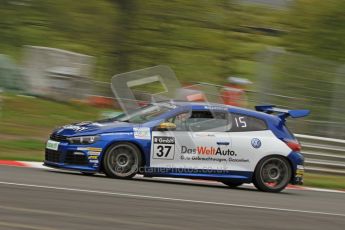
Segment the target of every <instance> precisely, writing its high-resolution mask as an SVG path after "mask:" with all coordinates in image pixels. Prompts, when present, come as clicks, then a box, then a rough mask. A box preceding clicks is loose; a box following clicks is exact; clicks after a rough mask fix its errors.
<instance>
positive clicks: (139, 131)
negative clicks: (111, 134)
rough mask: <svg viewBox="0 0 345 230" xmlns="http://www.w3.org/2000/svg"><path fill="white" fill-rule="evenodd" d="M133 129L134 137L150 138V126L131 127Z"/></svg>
mask: <svg viewBox="0 0 345 230" xmlns="http://www.w3.org/2000/svg"><path fill="white" fill-rule="evenodd" d="M133 131H134V138H136V139H143V140H151V131H150V128H147V127H141V128H133Z"/></svg>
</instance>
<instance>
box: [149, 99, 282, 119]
mask: <svg viewBox="0 0 345 230" xmlns="http://www.w3.org/2000/svg"><path fill="white" fill-rule="evenodd" d="M160 103H162V104H167V103H168V104H171V105H175V106H178V107H180V106H186V107H190V108H191V109H200V107H208V108H209V109H212V110H224V109H226V110H228V109H229V110H230V112H233V113H240V114H243V115H248V116H253V117H257V118H261V119H277V118H278V117H277V116H274V115H270V114H267V113H264V112H259V111H256V110H253V109H247V108H243V107H237V106H232V105H225V104H220V103H214V102H204V101H202V102H195V101H192V102H191V101H178V100H170V101H161V102H157V103H156V104H160Z"/></svg>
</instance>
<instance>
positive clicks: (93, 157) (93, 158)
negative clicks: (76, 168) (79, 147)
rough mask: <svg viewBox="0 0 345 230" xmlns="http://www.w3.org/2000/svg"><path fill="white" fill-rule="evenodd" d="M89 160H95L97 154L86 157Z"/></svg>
mask: <svg viewBox="0 0 345 230" xmlns="http://www.w3.org/2000/svg"><path fill="white" fill-rule="evenodd" d="M88 158H89V160H97V159H98V156H95V155H91V156H89V157H88Z"/></svg>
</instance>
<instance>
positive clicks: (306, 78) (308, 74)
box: [250, 48, 345, 138]
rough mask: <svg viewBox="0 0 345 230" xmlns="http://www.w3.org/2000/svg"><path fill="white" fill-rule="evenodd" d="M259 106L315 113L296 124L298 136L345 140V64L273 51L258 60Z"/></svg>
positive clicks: (252, 96) (295, 122) (259, 56)
mask: <svg viewBox="0 0 345 230" xmlns="http://www.w3.org/2000/svg"><path fill="white" fill-rule="evenodd" d="M257 61H258V69H257V71H256V76H254V77H255V85H256V87H255V90H256V93H254V94H252V95H250V96H251V99H253V100H255V101H257V102H258V103H269V104H276V105H279V106H281V107H290V108H303V109H309V110H311V115H310V116H308V117H307V118H306V119H303V120H296V121H294V122H292V124H291V126H292V127H293V129H294V130H295V131H296V132H298V133H305V134H310V135H315V136H324V137H333V138H345V116H344V114H345V105H344V103H343V100H344V98H345V90H344V89H345V64H344V63H337V62H334V61H328V60H323V59H319V58H316V57H312V56H306V55H301V54H296V53H290V52H287V51H285V50H284V49H279V48H271V49H269V50H267V51H265V52H262V53H260V54H259V55H258V57H257Z"/></svg>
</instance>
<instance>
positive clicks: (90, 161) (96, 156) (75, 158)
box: [44, 142, 102, 172]
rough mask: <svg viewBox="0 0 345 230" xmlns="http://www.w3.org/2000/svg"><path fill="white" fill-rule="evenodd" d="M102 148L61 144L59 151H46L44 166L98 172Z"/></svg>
mask: <svg viewBox="0 0 345 230" xmlns="http://www.w3.org/2000/svg"><path fill="white" fill-rule="evenodd" d="M101 153H102V148H101V147H100V146H97V145H95V144H93V145H87V146H86V145H72V144H69V143H68V142H60V143H59V146H58V149H57V150H52V149H47V148H46V149H45V161H44V165H46V166H48V167H53V168H62V169H68V170H77V171H85V172H98V171H99V168H100V156H101Z"/></svg>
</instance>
